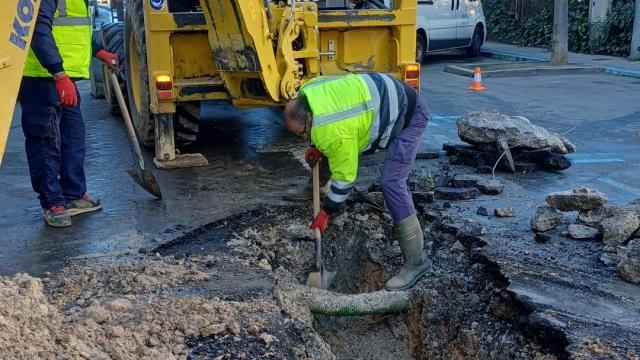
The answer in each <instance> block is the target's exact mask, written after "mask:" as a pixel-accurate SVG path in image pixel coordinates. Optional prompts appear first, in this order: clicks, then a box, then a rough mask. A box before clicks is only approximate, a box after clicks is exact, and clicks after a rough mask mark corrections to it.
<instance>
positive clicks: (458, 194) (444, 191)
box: [435, 187, 480, 200]
mask: <svg viewBox="0 0 640 360" xmlns="http://www.w3.org/2000/svg"><path fill="white" fill-rule="evenodd" d="M479 195H480V192H479V191H478V189H476V188H454V187H437V188H436V189H435V197H436V199H441V200H473V199H475V198H477V197H478V196H479Z"/></svg>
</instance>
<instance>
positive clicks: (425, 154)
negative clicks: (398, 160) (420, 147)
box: [416, 149, 440, 160]
mask: <svg viewBox="0 0 640 360" xmlns="http://www.w3.org/2000/svg"><path fill="white" fill-rule="evenodd" d="M439 157H440V150H438V149H431V150H425V151H420V152H419V153H417V154H416V160H431V159H437V158H439Z"/></svg>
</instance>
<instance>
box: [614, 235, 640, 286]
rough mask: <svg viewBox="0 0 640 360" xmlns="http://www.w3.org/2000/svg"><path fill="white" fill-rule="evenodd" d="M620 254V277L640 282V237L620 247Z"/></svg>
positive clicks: (636, 282)
mask: <svg viewBox="0 0 640 360" xmlns="http://www.w3.org/2000/svg"><path fill="white" fill-rule="evenodd" d="M618 255H619V256H620V263H619V264H618V272H619V273H620V277H622V278H623V279H625V280H626V281H628V282H632V283H634V284H640V239H633V240H631V241H629V244H628V245H627V246H626V247H623V248H620V249H619V251H618Z"/></svg>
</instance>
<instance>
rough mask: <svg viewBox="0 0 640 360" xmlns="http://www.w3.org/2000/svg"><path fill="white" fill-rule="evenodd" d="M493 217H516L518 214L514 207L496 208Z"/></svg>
mask: <svg viewBox="0 0 640 360" xmlns="http://www.w3.org/2000/svg"><path fill="white" fill-rule="evenodd" d="M493 215H495V216H497V217H503V218H504V217H514V216H516V212H515V210H514V209H513V208H512V207H506V208H496V209H493Z"/></svg>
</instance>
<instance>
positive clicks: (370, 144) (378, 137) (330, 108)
mask: <svg viewBox="0 0 640 360" xmlns="http://www.w3.org/2000/svg"><path fill="white" fill-rule="evenodd" d="M429 117H430V113H429V109H428V107H427V105H426V104H425V102H424V100H423V99H422V98H421V97H420V95H419V94H418V93H417V92H416V91H415V90H414V89H413V88H411V87H409V86H408V85H407V84H405V83H403V82H400V81H397V80H395V79H394V78H392V77H391V76H389V75H385V74H377V73H370V74H352V75H346V76H336V77H327V78H321V79H317V80H314V81H311V82H309V83H307V84H305V85H304V86H302V88H301V89H300V93H299V97H298V98H297V99H296V100H293V101H291V102H290V103H288V104H287V106H286V107H285V111H284V118H285V124H286V127H287V129H289V131H291V132H292V133H294V134H296V135H299V136H301V137H303V138H304V139H306V140H310V141H311V147H310V148H309V149H308V150H307V152H306V154H305V159H306V160H307V161H309V160H310V159H320V161H321V162H320V164H321V167H320V169H321V186H323V185H324V184H323V182H325V183H326V182H327V181H329V178H330V182H331V183H330V187H329V190H328V192H327V194H326V195H327V196H326V197H325V200H324V202H323V205H322V210H321V211H320V212H319V213H318V215H317V216H316V218H315V220H314V222H313V224H312V225H311V226H312V228H319V229H320V231H322V232H324V231H325V230H326V228H327V225H328V221H329V215H331V214H336V213H338V212H339V211H340V210H341V207H342V205H343V204H344V202H345V200H346V199H347V196H348V195H349V192H350V191H351V189H352V188H353V185H354V181H355V180H356V176H357V172H358V158H359V156H360V154H363V153H373V152H375V151H376V150H381V149H387V153H386V157H385V161H384V168H383V170H382V178H381V179H380V186H381V187H382V192H383V194H384V199H385V201H386V204H387V207H388V208H389V211H390V213H391V217H392V218H393V220H394V233H395V236H396V237H397V239H398V242H399V243H400V247H401V249H402V252H403V254H404V259H405V263H404V266H403V267H402V269H401V270H400V273H399V274H397V275H396V276H394V277H392V278H391V279H390V280H389V281H387V283H386V285H385V287H386V288H387V289H389V290H400V289H406V288H408V287H411V286H413V284H414V283H415V282H416V281H417V280H418V279H419V278H420V276H422V275H423V274H424V273H425V272H426V271H427V269H428V268H429V266H430V262H429V261H428V259H426V257H425V255H424V252H423V245H424V238H423V233H422V227H421V226H420V223H419V221H418V217H417V215H416V210H415V207H414V205H413V200H412V198H411V192H410V191H409V187H408V185H407V179H408V177H409V173H410V172H411V168H412V167H413V162H414V160H415V157H416V154H417V152H418V147H419V145H420V138H421V137H422V133H423V132H424V129H425V127H426V126H427V121H428V119H429ZM310 165H314V164H310ZM311 197H312V191H311V186H310V185H309V184H306V185H305V186H304V188H302V189H296V190H294V191H290V192H288V193H287V196H286V198H288V199H290V200H294V199H295V200H306V199H311Z"/></svg>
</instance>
